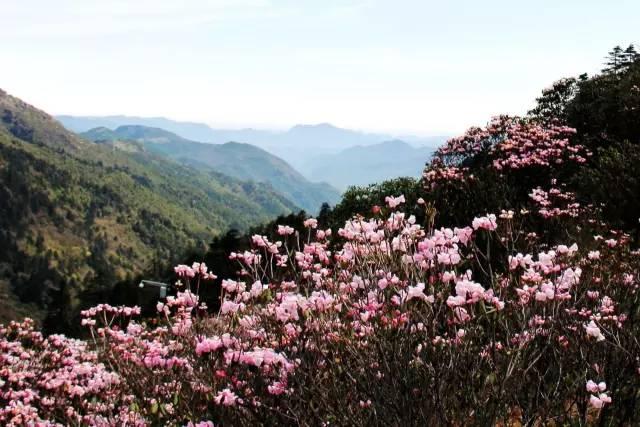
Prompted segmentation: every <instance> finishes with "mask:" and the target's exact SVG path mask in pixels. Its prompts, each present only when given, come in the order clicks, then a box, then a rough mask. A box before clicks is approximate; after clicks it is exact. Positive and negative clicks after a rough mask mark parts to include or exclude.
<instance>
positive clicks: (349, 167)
mask: <svg viewBox="0 0 640 427" xmlns="http://www.w3.org/2000/svg"><path fill="white" fill-rule="evenodd" d="M433 151H434V149H433V148H431V147H418V148H416V147H413V146H411V145H409V144H407V143H406V142H404V141H400V140H392V141H386V142H382V143H380V144H374V145H368V146H362V145H358V146H355V147H350V148H347V149H346V150H342V151H340V152H339V153H337V154H330V155H324V156H319V157H318V158H316V159H314V161H313V162H310V163H309V164H308V165H307V167H306V168H305V169H306V170H307V171H309V176H310V177H311V178H312V179H314V180H322V181H327V182H329V183H330V184H331V185H333V186H335V187H337V188H339V189H342V190H344V189H346V188H347V187H348V186H349V185H368V184H373V183H376V182H381V181H385V180H387V179H391V178H397V177H404V176H409V177H414V178H416V177H419V176H420V175H421V174H422V170H423V169H424V166H425V163H426V162H427V160H428V159H429V158H430V157H431V155H432V154H433Z"/></svg>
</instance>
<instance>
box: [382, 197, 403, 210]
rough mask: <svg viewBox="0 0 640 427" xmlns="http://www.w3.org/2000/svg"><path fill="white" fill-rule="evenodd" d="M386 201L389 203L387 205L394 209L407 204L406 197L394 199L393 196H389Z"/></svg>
mask: <svg viewBox="0 0 640 427" xmlns="http://www.w3.org/2000/svg"><path fill="white" fill-rule="evenodd" d="M384 201H385V202H386V203H387V205H388V206H389V207H390V208H391V209H393V208H395V207H397V206H400V205H401V204H402V203H404V202H405V200H404V195H401V196H398V197H393V196H387V197H385V198H384Z"/></svg>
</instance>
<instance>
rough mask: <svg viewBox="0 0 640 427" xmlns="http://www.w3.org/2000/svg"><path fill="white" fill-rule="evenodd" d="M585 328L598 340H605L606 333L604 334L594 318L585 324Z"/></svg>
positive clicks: (589, 334)
mask: <svg viewBox="0 0 640 427" xmlns="http://www.w3.org/2000/svg"><path fill="white" fill-rule="evenodd" d="M584 329H585V331H586V332H587V335H588V336H590V337H593V338H595V339H596V341H604V335H602V332H601V331H600V328H599V327H598V325H596V323H595V322H594V321H593V320H592V321H591V322H589V323H588V324H587V325H584Z"/></svg>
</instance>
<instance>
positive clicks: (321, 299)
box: [0, 193, 640, 425]
mask: <svg viewBox="0 0 640 427" xmlns="http://www.w3.org/2000/svg"><path fill="white" fill-rule="evenodd" d="M533 194H535V195H536V197H538V196H539V197H540V201H541V202H544V201H545V200H547V199H545V198H544V197H542V196H541V195H540V194H539V193H533ZM403 199H404V197H402V196H389V197H388V198H387V204H388V206H389V211H385V212H384V215H382V213H379V214H378V215H375V217H374V218H364V217H361V216H357V217H354V218H352V219H350V220H349V221H347V222H346V223H345V224H344V226H343V227H341V228H340V229H339V230H338V231H337V233H335V235H334V234H333V233H331V232H329V231H326V230H319V229H317V227H318V224H317V222H315V221H307V222H306V223H305V227H306V228H307V233H308V235H309V239H307V240H306V241H299V239H296V240H297V241H296V242H291V241H288V240H287V239H288V236H290V235H292V234H294V233H296V231H295V230H294V231H291V230H290V229H289V228H284V227H283V228H282V229H281V230H282V232H280V233H277V234H278V236H280V238H281V240H279V239H280V238H275V241H271V240H270V239H268V238H267V237H266V236H259V235H256V236H253V238H252V242H253V246H252V248H251V249H249V250H247V251H245V252H242V253H237V254H233V255H232V256H231V259H232V261H234V262H237V263H238V264H239V271H240V275H239V277H236V278H229V279H224V280H222V281H221V283H220V284H219V286H220V287H221V289H220V291H221V299H220V304H219V308H217V307H216V309H217V311H216V312H215V313H214V314H207V313H206V310H205V309H204V306H203V305H202V304H201V302H200V297H199V295H198V293H197V288H195V289H194V288H193V287H192V286H187V288H186V289H184V290H181V291H178V292H177V293H176V294H175V295H171V296H169V297H167V298H166V299H165V300H163V301H160V302H159V303H158V305H157V309H158V318H157V319H155V320H154V322H150V321H149V320H148V319H138V318H137V316H138V315H139V314H140V310H139V309H138V308H131V309H127V308H125V307H111V306H108V305H100V306H97V307H95V308H93V309H90V310H87V311H85V312H83V316H84V319H85V320H86V321H85V322H84V324H85V325H86V326H87V328H88V331H89V333H90V334H91V336H92V340H91V341H89V342H82V341H76V340H69V339H67V338H64V337H60V336H51V337H49V338H46V339H45V338H44V337H42V335H40V334H38V333H37V332H34V331H33V327H32V324H31V323H27V324H23V325H18V324H12V325H10V326H9V327H7V328H3V329H0V338H1V340H0V348H2V350H3V351H2V357H1V358H0V380H1V381H2V382H1V383H0V392H1V393H2V394H0V398H1V399H2V402H1V403H2V404H3V407H4V408H5V409H3V411H4V412H0V414H1V415H0V416H3V417H4V418H1V420H2V421H5V422H6V423H9V421H10V420H13V421H11V422H13V423H14V424H20V423H25V422H26V423H28V422H31V421H34V422H39V421H51V422H59V423H72V424H73V423H75V424H83V423H86V424H102V425H113V424H116V425H117V424H123V423H127V424H134V425H136V424H139V425H147V424H167V423H168V424H171V423H173V422H175V420H178V419H179V420H184V422H185V423H187V422H191V423H192V425H197V424H196V423H201V422H203V421H200V420H212V421H211V422H215V423H223V424H260V423H263V424H287V423H291V422H292V420H295V419H296V417H299V416H301V414H304V415H305V416H307V417H308V416H312V414H316V415H315V416H317V417H319V421H321V422H330V421H331V420H339V421H340V422H338V423H337V424H349V422H348V421H349V420H350V419H351V421H353V420H357V422H358V423H361V424H364V423H365V421H371V422H373V421H376V420H378V421H380V420H389V423H391V424H393V422H392V421H393V419H396V418H386V417H387V415H384V414H389V415H388V416H389V417H391V416H393V417H398V416H399V415H398V413H397V412H394V411H393V409H392V408H393V407H394V405H402V407H404V408H406V411H408V412H409V413H410V415H411V418H410V419H414V418H413V417H418V418H416V419H420V420H423V421H425V424H429V423H437V422H438V420H439V419H440V417H451V418H449V421H451V422H452V423H454V424H455V423H458V424H460V425H463V424H464V423H465V422H468V421H469V420H470V419H473V420H475V421H477V422H478V423H480V424H483V423H484V421H486V420H484V419H482V420H481V419H479V418H475V417H480V416H483V413H478V412H473V411H471V410H466V409H465V408H467V407H466V406H464V405H463V403H465V400H464V399H466V398H467V397H468V396H470V397H469V398H470V399H473V400H474V401H483V402H489V403H487V404H493V403H491V402H494V401H497V402H499V403H500V404H501V405H502V406H500V407H496V409H495V410H496V411H497V412H498V413H503V414H504V413H505V411H509V413H511V412H512V411H514V410H515V408H518V407H520V405H523V404H527V400H526V399H524V398H523V397H522V396H526V395H528V394H527V393H531V390H532V389H533V390H537V389H538V388H539V389H541V390H544V391H543V392H544V393H545V394H546V395H549V396H551V395H552V394H553V393H556V391H557V390H561V391H562V394H561V395H558V396H557V397H555V398H554V399H540V400H536V401H535V402H533V403H530V404H531V405H534V406H532V407H529V408H527V409H526V411H524V410H523V411H522V412H523V413H525V414H529V413H531V414H533V415H531V417H532V418H530V419H525V418H522V420H521V421H522V422H523V423H527V422H530V423H533V422H534V421H535V420H538V418H536V417H540V416H541V415H540V414H549V416H553V417H566V407H567V405H570V404H574V403H575V402H578V403H579V405H576V406H577V407H584V408H589V409H588V410H589V411H596V413H595V414H596V415H593V412H590V413H589V416H596V417H597V416H599V415H598V414H600V413H603V412H602V409H603V408H605V407H606V408H610V407H615V406H616V405H617V404H618V399H620V400H621V401H623V399H622V398H619V396H620V394H621V393H623V392H624V391H623V390H626V388H624V387H622V388H621V387H614V386H612V384H616V382H615V381H612V380H610V378H611V377H612V376H613V375H615V370H616V366H615V365H609V360H611V358H617V357H619V358H626V359H624V360H625V366H631V367H632V369H633V372H634V373H633V375H637V376H638V377H640V358H639V359H634V358H633V357H631V358H628V355H634V354H640V348H639V347H638V343H637V337H636V332H637V329H634V327H635V326H634V325H635V324H636V323H634V321H632V320H630V319H636V317H637V310H636V307H637V306H636V305H635V304H637V301H638V295H639V294H640V292H639V291H638V289H639V284H638V277H640V270H639V268H640V253H639V252H637V251H631V250H630V248H629V245H630V238H629V236H627V235H625V234H624V233H619V232H615V231H611V230H606V233H605V232H604V231H602V232H601V234H596V236H595V238H593V234H595V233H593V234H590V235H589V236H588V239H587V240H586V241H584V240H580V242H579V243H580V244H577V243H574V242H573V241H570V242H569V244H562V243H557V244H552V245H546V246H545V245H539V244H538V245H535V246H533V245H532V243H531V242H535V240H532V239H525V238H522V236H527V235H528V234H530V233H528V232H527V231H528V230H526V229H525V230H521V231H518V232H514V227H516V225H518V224H520V223H521V221H523V217H524V216H525V215H524V214H521V213H517V212H519V211H518V210H510V211H504V212H502V213H500V214H499V215H494V214H486V215H484V216H478V217H476V218H475V219H474V220H473V221H471V224H469V225H463V226H461V227H453V228H447V227H440V228H433V227H431V226H430V225H427V226H423V225H422V224H420V223H418V220H417V219H416V217H414V216H412V215H407V214H405V213H404V212H399V211H397V210H395V208H398V207H400V206H402V203H403ZM541 202H539V201H534V203H541ZM598 226H599V225H598V223H597V222H596V223H590V222H589V221H585V222H584V223H583V224H582V228H580V230H579V231H581V232H582V233H583V234H584V233H585V232H586V231H585V227H598ZM314 229H315V230H316V234H315V236H314V235H313V233H311V230H314ZM567 230H569V229H567ZM571 230H573V229H571ZM318 231H323V234H322V236H319V235H318V234H317V232H318ZM568 235H569V233H568ZM575 235H576V236H577V234H575ZM603 236H604V237H603ZM289 240H291V239H289ZM596 252H597V253H598V256H595V255H594V254H595V253H596ZM190 271H191V272H194V274H193V276H190V274H191V273H189V272H190ZM176 274H177V275H178V277H179V278H180V280H185V281H186V282H185V284H186V285H189V280H190V279H194V278H195V277H196V276H198V275H200V276H203V277H204V275H210V274H211V273H210V272H209V271H208V269H207V268H206V266H204V265H203V264H194V265H193V266H192V267H187V268H185V267H184V266H183V267H179V268H177V269H176ZM210 285H211V286H213V284H210ZM216 286H218V284H216ZM634 310H635V311H634ZM634 316H636V317H634ZM34 343H35V344H34ZM619 349H620V350H619ZM616 360H617V359H616ZM621 360H622V359H621ZM457 366H458V367H459V366H465V369H458V368H456V367H457ZM559 366H561V367H562V369H560V370H558V369H557V367H559ZM466 370H468V371H469V372H467V371H466ZM560 371H561V372H560ZM625 372H627V371H625ZM633 375H631V376H630V377H629V374H628V372H627V373H626V374H625V378H627V379H626V380H625V381H632V383H631V384H637V381H638V380H637V379H634V378H635V377H633ZM591 378H601V380H599V382H598V383H595V382H594V381H592V380H591ZM605 381H606V384H608V385H609V388H607V386H606V385H605ZM618 381H621V380H618ZM633 381H636V382H633ZM435 384H438V386H437V387H438V391H437V393H436V392H433V389H430V388H429V387H433V386H434V385H435ZM467 384H471V385H469V386H467ZM584 384H587V385H586V388H587V390H586V391H587V393H585V385H584ZM625 387H626V386H625ZM461 390H463V391H464V392H461ZM461 399H462V400H461ZM316 400H318V401H319V402H326V403H327V404H322V405H320V406H313V405H312V404H310V402H315V401H316ZM443 402H445V403H443ZM329 403H331V404H329ZM443 405H444V406H443ZM539 405H541V406H539ZM61 407H62V408H72V409H71V410H67V411H68V413H67V412H61V411H60V410H59V409H58V408H61ZM455 408H461V409H455ZM414 409H415V411H414ZM312 411H316V412H312ZM501 411H502V412H501ZM390 414H394V415H390ZM434 414H435V415H434ZM558 414H560V415H558ZM582 415H584V416H587V414H586V413H585V414H582ZM582 415H580V416H582ZM521 416H522V417H525V415H521ZM348 417H356V418H348ZM371 417H373V418H371ZM375 417H383V418H375ZM443 419H444V418H443ZM558 419H561V418H558ZM563 419H564V420H566V418H563ZM372 420H373V421H372ZM405 421H406V420H405ZM204 422H205V423H206V422H207V421H204ZM488 424H492V423H491V422H488Z"/></svg>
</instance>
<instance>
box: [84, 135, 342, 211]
mask: <svg viewBox="0 0 640 427" xmlns="http://www.w3.org/2000/svg"><path fill="white" fill-rule="evenodd" d="M81 135H82V136H83V137H84V138H87V139H89V140H92V141H105V140H106V141H118V140H122V141H137V142H139V143H141V144H142V145H143V146H144V147H145V148H146V149H147V150H148V151H150V152H153V153H157V154H160V155H163V156H167V157H169V158H172V159H175V160H177V161H180V162H182V163H185V164H187V165H189V166H191V167H192V168H196V169H200V170H204V171H207V170H213V171H217V172H221V173H223V174H225V175H228V176H231V177H234V178H237V179H241V180H243V181H246V180H251V181H255V182H263V183H268V184H270V185H271V186H273V188H274V189H275V190H276V191H278V192H280V193H281V194H282V195H284V196H285V197H286V198H288V199H289V200H291V201H292V202H293V203H295V204H296V205H297V206H299V207H301V208H303V209H305V210H306V211H307V212H309V213H311V214H316V213H317V212H318V209H319V208H320V205H322V203H325V202H326V203H329V204H332V205H333V204H335V203H336V202H338V200H339V199H340V193H339V191H338V190H336V189H335V188H333V187H331V186H330V185H328V184H326V183H314V182H310V181H308V180H307V179H306V178H305V177H304V176H302V175H301V174H300V173H299V172H298V171H296V170H295V169H293V168H292V167H291V166H290V165H289V164H288V163H287V162H285V161H284V160H282V159H281V158H279V157H276V156H274V155H272V154H269V153H268V152H266V151H264V150H263V149H261V148H258V147H256V146H254V145H250V144H242V143H237V142H226V143H224V144H204V143H200V142H195V141H190V140H188V139H185V138H182V137H180V136H178V135H176V134H174V133H171V132H168V131H166V130H164V129H160V128H153V127H147V126H137V125H125V126H120V127H117V128H116V129H114V130H110V129H108V128H105V127H98V128H94V129H91V130H89V131H87V132H84V133H82V134H81Z"/></svg>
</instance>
